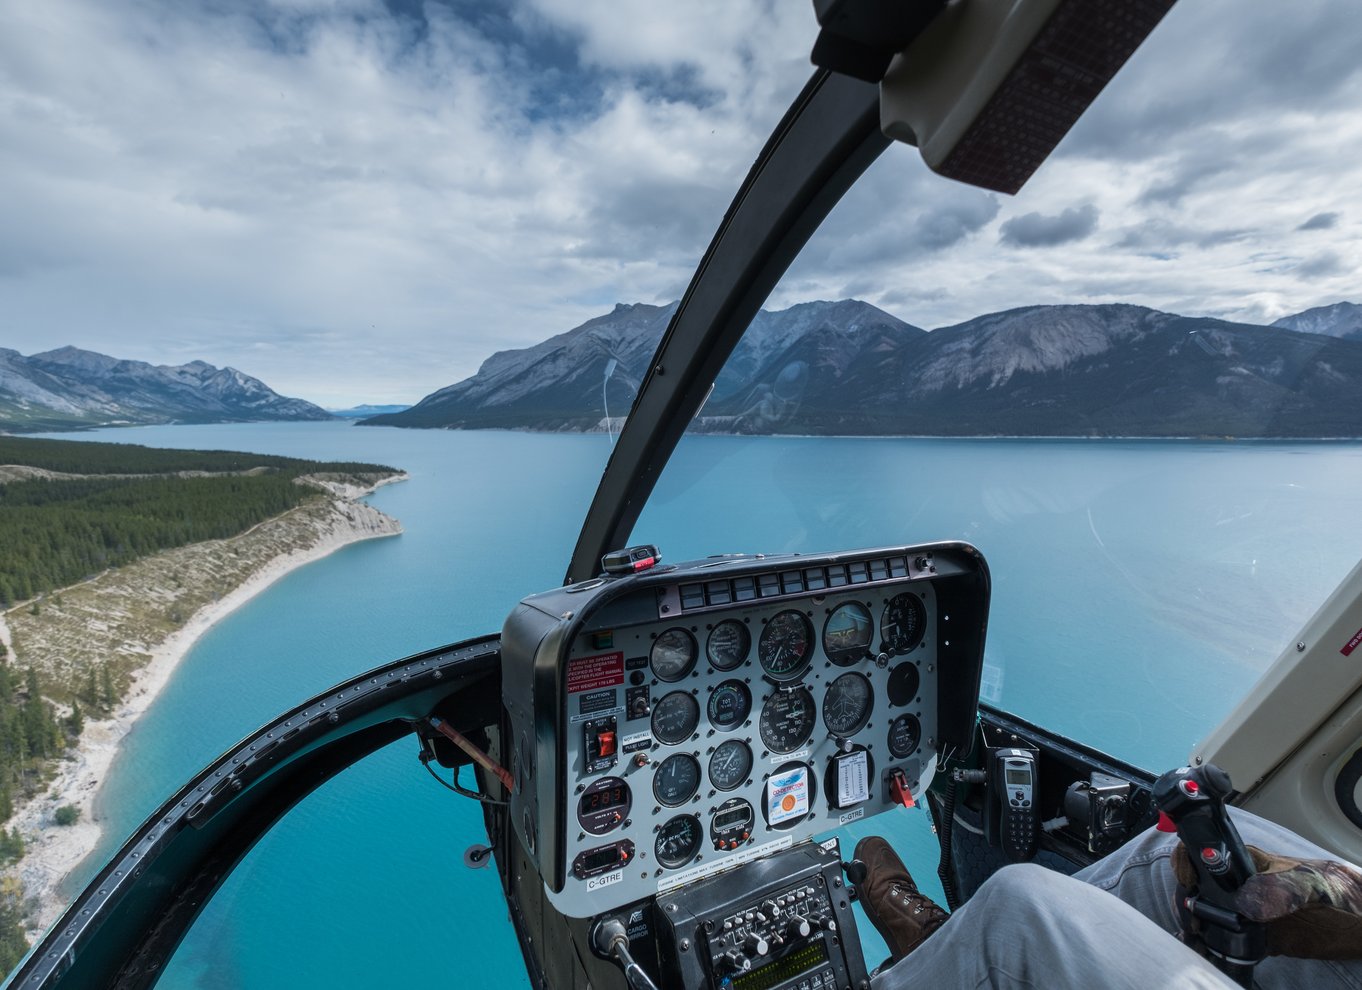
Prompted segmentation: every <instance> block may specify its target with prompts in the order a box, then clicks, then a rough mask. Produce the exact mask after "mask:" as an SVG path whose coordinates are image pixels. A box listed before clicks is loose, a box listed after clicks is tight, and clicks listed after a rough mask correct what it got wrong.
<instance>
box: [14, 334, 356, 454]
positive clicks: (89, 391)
mask: <svg viewBox="0 0 1362 990" xmlns="http://www.w3.org/2000/svg"><path fill="white" fill-rule="evenodd" d="M330 418H332V417H331V414H330V413H328V412H326V410H324V409H322V408H320V407H319V406H314V405H313V404H312V403H310V402H304V401H303V400H302V399H290V398H286V397H285V396H282V395H279V394H278V393H277V392H275V391H274V390H273V389H271V388H270V387H269V386H267V385H266V384H265V383H264V382H262V381H260V380H259V379H257V378H252V377H251V376H250V375H246V374H243V373H242V372H240V371H237V370H236V369H235V368H215V367H214V366H213V365H211V364H206V363H205V362H203V361H192V362H190V363H189V364H183V365H178V366H170V365H151V364H147V363H146V362H145V361H124V360H120V359H118V358H113V357H109V356H107V355H105V354H97V353H95V352H94V351H84V350H80V349H79V348H75V347H62V348H58V349H57V350H54V351H46V352H44V353H42V354H34V355H32V356H30V357H24V356H23V355H22V354H20V353H19V352H18V351H14V350H10V349H8V348H0V431H4V432H11V433H19V432H30V431H37V430H65V429H78V428H82V427H93V426H122V425H134V424H146V423H219V422H251V421H257V420H313V419H330Z"/></svg>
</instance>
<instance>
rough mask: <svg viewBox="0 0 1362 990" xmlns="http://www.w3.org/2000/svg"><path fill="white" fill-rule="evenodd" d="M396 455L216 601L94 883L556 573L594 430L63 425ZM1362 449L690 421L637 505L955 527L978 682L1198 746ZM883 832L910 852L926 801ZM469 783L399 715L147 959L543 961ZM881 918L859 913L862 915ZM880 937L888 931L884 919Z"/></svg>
mask: <svg viewBox="0 0 1362 990" xmlns="http://www.w3.org/2000/svg"><path fill="white" fill-rule="evenodd" d="M66 436H68V437H70V438H71V439H101V440H109V441H116V442H125V443H141V444H147V445H150V446H158V447H182V448H226V449H237V450H251V451H258V452H262V453H278V454H291V455H298V456H304V457H314V458H320V459H345V460H364V461H378V462H382V463H387V464H391V465H394V466H396V467H401V468H404V469H406V470H408V471H409V472H410V473H411V480H409V481H407V482H405V483H402V484H398V485H392V486H388V487H386V488H383V489H380V490H379V491H378V492H376V493H375V494H374V495H373V496H371V499H370V500H371V501H372V503H373V504H374V505H376V506H377V507H378V508H380V509H382V510H383V511H385V512H387V513H389V514H391V515H393V516H396V517H397V518H398V519H400V520H401V521H402V523H403V525H404V527H405V530H406V531H405V533H404V534H403V535H402V536H399V537H396V538H391V539H383V540H373V541H368V542H365V543H360V544H356V545H353V546H350V547H347V548H345V549H343V550H341V551H339V552H337V553H335V554H333V555H332V556H330V557H328V558H326V559H324V560H321V561H319V562H316V563H314V564H311V565H309V566H307V567H304V568H301V569H299V570H297V571H295V572H293V573H292V574H290V575H288V576H287V577H285V578H284V579H282V580H281V581H279V582H278V583H276V584H275V585H273V586H271V587H270V588H269V589H268V590H267V591H266V592H264V593H263V594H261V595H260V596H258V597H257V598H255V599H254V600H252V601H251V602H249V603H248V604H247V605H245V606H244V607H243V608H241V609H239V610H238V611H237V612H235V613H233V614H232V615H230V616H229V617H227V618H226V619H224V620H223V621H222V622H220V623H218V624H217V625H216V626H214V627H213V628H212V629H211V630H210V631H209V632H208V633H207V634H206V635H205V636H204V637H203V638H202V639H200V640H199V642H198V643H197V644H196V645H195V647H194V649H193V650H192V651H191V652H190V654H189V655H188V656H187V657H186V658H185V660H184V662H183V664H182V665H181V666H180V667H179V669H178V670H177V671H176V673H175V675H174V677H173V679H172V680H171V682H170V684H169V685H168V686H167V688H166V690H165V692H164V693H163V694H162V695H161V696H160V697H159V698H158V699H157V700H156V702H155V703H154V704H153V705H152V707H151V709H150V710H149V711H148V712H147V714H146V716H145V717H144V718H143V719H142V720H141V721H140V722H139V723H138V725H137V726H136V728H135V729H134V731H133V732H132V733H131V734H130V735H129V736H128V738H127V740H126V742H125V744H124V746H123V749H122V751H121V753H120V755H119V757H118V759H117V761H116V763H115V765H114V767H113V770H112V771H111V774H110V777H109V779H108V780H107V781H106V782H105V784H104V787H103V789H102V791H101V793H100V796H99V798H98V800H97V809H96V810H97V813H98V814H99V816H100V817H101V820H102V823H103V825H104V828H105V840H104V844H103V846H102V848H101V849H100V850H99V851H98V852H97V853H96V855H95V856H93V857H91V860H90V861H87V863H86V864H84V865H83V867H82V868H81V870H79V871H77V873H78V875H73V876H72V877H71V878H70V880H69V881H68V893H69V894H74V893H75V892H77V891H78V890H79V887H80V886H81V884H82V883H83V881H84V880H85V879H86V878H88V877H89V876H90V875H92V874H93V873H94V872H95V871H96V870H97V869H98V867H99V865H100V864H101V863H102V862H103V860H104V859H105V858H106V857H107V856H108V855H109V854H110V853H111V852H112V851H113V850H114V849H115V848H117V846H118V845H119V844H121V842H122V841H123V840H124V838H126V836H127V835H128V833H129V832H131V831H132V829H133V828H135V827H136V826H137V825H138V824H139V823H140V822H141V821H142V820H143V819H144V818H145V817H146V816H147V815H149V814H150V813H151V812H152V811H154V810H155V809H156V807H157V806H158V805H159V804H160V803H161V802H162V801H163V800H164V799H165V798H166V797H168V796H169V795H170V793H171V792H172V791H173V790H174V789H175V788H176V787H177V786H178V785H179V784H180V783H182V782H183V781H184V780H185V779H186V778H188V777H189V776H191V775H192V774H193V773H195V772H196V771H198V770H199V769H201V768H202V767H203V766H204V765H205V764H207V763H208V762H210V761H211V760H212V759H213V758H214V757H215V756H217V755H218V754H219V753H221V752H222V751H223V750H225V749H227V748H228V747H229V746H231V745H232V744H233V743H235V742H236V741H238V740H239V739H241V738H242V737H243V736H245V735H247V734H248V733H249V732H251V731H252V730H253V729H254V728H255V727H256V726H258V725H259V724H261V723H263V722H265V721H266V720H268V719H269V718H271V717H272V716H273V715H275V714H277V713H278V712H281V711H283V710H284V709H286V708H289V707H291V706H293V705H294V704H296V703H298V702H300V701H302V700H304V699H305V698H307V697H309V696H311V695H313V694H316V693H318V692H320V691H323V690H325V689H326V688H328V687H329V686H330V685H332V684H334V683H336V682H337V681H340V680H342V679H344V678H346V677H349V676H351V675H353V674H355V673H357V672H359V671H362V670H365V669H368V668H370V667H374V666H377V665H378V664H380V663H384V662H387V661H389V660H392V659H395V658H398V657H400V656H403V655H406V654H410V653H414V652H416V651H418V650H422V649H426V648H429V647H433V646H438V645H441V644H445V643H449V642H453V641H456V640H459V639H463V638H467V637H470V636H475V635H480V634H483V633H487V632H494V631H497V630H499V629H500V628H501V624H502V620H503V618H504V617H505V615H506V614H507V613H508V612H509V611H510V609H511V608H512V606H514V605H515V603H516V602H517V601H518V600H519V599H520V598H521V597H523V596H524V595H527V594H530V593H533V592H536V591H541V590H544V589H546V588H550V587H553V586H555V585H557V584H559V583H560V582H561V580H562V576H563V573H564V570H565V568H566V562H567V558H568V555H569V553H570V552H571V550H572V547H573V544H574V542H575V539H576V534H577V530H578V527H579V525H580V522H581V519H582V517H583V515H584V513H585V510H586V506H587V505H588V503H589V501H590V499H591V496H592V495H593V493H594V491H595V487H596V482H597V479H598V478H599V476H600V472H601V470H602V468H603V467H604V465H605V462H606V460H607V458H608V456H609V452H610V446H609V439H608V438H607V437H605V436H599V435H592V436H578V435H541V434H524V433H503V432H490V431H489V432H466V433H465V432H446V431H419V430H395V429H387V428H384V429H377V428H356V427H352V426H350V425H349V424H346V423H309V424H252V425H223V426H194V427H188V426H176V427H148V428H138V429H125V430H105V431H99V433H98V434H89V433H85V434H79V435H76V434H68V435H66ZM1360 518H1362V448H1360V447H1359V446H1358V445H1356V444H1343V443H1266V442H1262V443H1197V442H1153V441H1023V440H964V441H960V440H924V439H895V438H886V439H842V438H740V437H691V438H687V439H686V440H685V441H684V442H683V443H682V445H681V447H680V449H679V450H678V452H677V454H676V456H675V457H674V458H673V461H672V464H671V465H670V466H669V468H668V469H667V473H666V474H665V475H664V477H663V479H662V481H661V483H660V485H659V487H658V490H657V492H656V493H655V495H654V497H653V499H652V501H651V502H650V503H649V505H648V507H647V508H646V510H645V512H644V515H643V518H642V520H641V522H640V524H639V526H638V529H637V532H636V533H635V537H634V541H635V542H651V543H656V544H658V545H659V546H660V547H661V549H662V552H663V554H664V556H665V557H666V558H667V559H669V560H672V561H676V560H683V559H688V558H693V557H700V556H705V555H708V554H713V553H723V552H733V551H763V552H782V551H823V550H837V549H844V548H850V547H861V546H872V545H882V544H894V543H912V542H924V541H930V540H942V539H964V540H968V541H970V542H971V543H974V544H975V545H976V546H978V547H979V548H980V549H981V550H982V551H983V553H984V555H985V556H986V558H987V559H988V561H989V565H990V567H991V571H992V575H993V581H994V587H993V609H992V616H991V620H990V626H989V631H988V650H987V656H988V666H987V669H986V671H985V688H984V690H985V698H986V700H989V701H992V702H993V703H995V704H999V705H1001V706H1002V707H1005V708H1007V709H1009V710H1011V711H1014V712H1016V713H1017V714H1019V715H1022V716H1023V717H1026V718H1030V719H1032V720H1035V721H1038V722H1042V723H1044V724H1046V725H1047V726H1049V727H1051V728H1054V729H1056V730H1058V731H1060V732H1063V733H1066V734H1068V735H1070V736H1073V737H1075V738H1077V739H1080V740H1082V741H1083V742H1086V743H1088V744H1090V745H1093V746H1096V747H1098V748H1101V749H1105V750H1107V751H1109V752H1111V753H1113V754H1114V755H1116V756H1118V757H1121V758H1124V759H1126V760H1129V761H1131V762H1134V763H1136V764H1139V765H1142V766H1145V767H1148V768H1155V769H1164V768H1167V767H1169V766H1173V765H1177V764H1179V763H1181V762H1183V760H1184V758H1185V757H1186V755H1187V753H1188V752H1189V750H1190V749H1191V747H1192V745H1193V744H1194V742H1195V741H1196V740H1197V739H1198V738H1199V737H1201V736H1203V735H1204V734H1205V733H1206V732H1207V731H1208V730H1210V729H1211V728H1212V727H1213V726H1214V725H1215V724H1216V722H1217V721H1218V720H1219V719H1220V718H1221V717H1223V716H1224V715H1225V714H1226V713H1227V712H1228V711H1229V710H1230V708H1231V707H1232V706H1233V704H1234V702H1235V701H1236V700H1237V699H1238V698H1239V696H1240V695H1242V694H1243V693H1244V692H1245V691H1246V690H1247V689H1248V688H1249V686H1250V685H1251V684H1252V682H1253V680H1254V679H1255V678H1256V677H1257V676H1258V674H1260V673H1261V672H1262V670H1263V669H1264V668H1265V667H1266V666H1267V665H1268V664H1269V663H1270V662H1271V661H1272V659H1273V658H1274V657H1275V656H1276V655H1277V653H1278V652H1279V651H1280V650H1281V649H1282V648H1283V647H1284V646H1286V645H1287V644H1289V643H1290V642H1291V641H1292V638H1293V637H1294V635H1295V633H1296V631H1297V629H1298V627H1299V626H1300V625H1301V624H1302V623H1303V622H1304V621H1305V620H1306V619H1307V618H1308V617H1309V616H1310V614H1311V613H1312V612H1313V611H1314V609H1315V608H1316V607H1317V606H1318V605H1319V604H1320V603H1321V602H1322V601H1323V599H1324V598H1325V596H1326V595H1327V594H1328V593H1329V592H1330V591H1331V590H1332V589H1333V588H1334V586H1335V585H1336V584H1337V583H1338V581H1339V580H1341V579H1342V577H1343V576H1344V575H1345V574H1346V573H1347V572H1348V570H1349V569H1350V568H1352V567H1353V566H1354V565H1355V564H1356V563H1357V560H1358V558H1359V556H1362V527H1360V526H1358V525H1357V520H1358V519H1360ZM870 831H876V832H881V833H883V834H886V835H888V836H889V837H890V838H891V840H892V841H894V842H895V844H896V845H898V846H899V847H900V848H901V850H903V851H904V852H905V853H906V855H905V859H907V860H908V865H909V867H910V868H912V869H913V870H914V872H915V873H917V874H919V875H920V876H922V877H924V878H926V877H933V876H934V870H935V858H936V848H935V843H934V839H933V838H932V836H931V835H930V830H929V828H928V825H927V817H926V814H925V812H922V811H915V812H909V813H904V814H902V815H899V814H891V815H884V816H880V817H879V818H876V819H873V820H872V821H871V822H869V823H866V824H865V825H863V826H862V827H861V828H860V829H858V830H848V831H847V832H846V833H845V837H846V838H848V839H852V840H854V838H855V837H857V836H859V835H860V834H864V833H866V832H870ZM482 839H483V835H482V832H481V826H480V815H479V812H478V809H477V808H476V807H475V806H474V805H473V804H472V803H471V802H469V801H467V800H465V799H463V798H460V797H457V796H455V795H453V794H451V793H450V792H448V791H446V790H444V789H442V788H440V787H438V786H437V785H436V784H435V783H434V782H432V781H431V780H430V779H429V778H428V777H427V776H426V774H425V772H424V771H423V770H422V769H421V766H420V764H419V763H418V762H417V759H416V746H415V743H414V741H412V740H407V741H403V742H400V743H397V744H395V745H393V746H391V747H389V748H388V749H387V750H385V751H383V752H382V753H380V754H378V755H377V756H376V757H374V758H373V759H371V760H369V761H367V762H365V763H363V764H361V765H359V766H357V767H355V768H354V769H352V770H351V771H349V772H348V773H346V774H344V775H342V776H341V777H339V778H337V779H336V780H334V781H332V782H331V783H330V784H328V785H327V786H325V787H324V788H322V789H321V790H320V791H318V792H317V793H316V794H314V795H313V796H311V797H310V798H308V799H307V800H305V801H304V802H303V803H302V804H300V805H299V806H298V807H297V808H296V809H295V810H294V811H293V812H292V813H291V814H290V815H289V816H288V817H287V818H286V819H285V820H284V821H283V822H282V823H281V824H280V825H279V827H277V828H276V829H275V830H274V831H273V832H271V833H270V834H269V835H268V836H267V837H266V839H265V840H264V841H262V842H261V843H260V844H259V845H258V846H257V847H256V849H255V850H254V851H253V852H252V853H251V854H250V856H249V857H248V858H247V860H246V861H245V862H244V863H243V864H242V865H241V866H240V867H239V868H238V870H237V871H236V873H235V874H234V875H233V876H232V878H231V879H230V880H229V882H228V883H227V884H226V885H225V886H224V887H223V889H222V890H221V891H220V892H219V893H218V895H217V896H216V897H215V898H214V900H213V901H212V902H211V903H210V904H209V905H208V907H207V908H206V909H205V911H204V913H203V915H202V916H201V918H200V921H199V923H198V925H197V926H196V928H195V930H194V931H193V933H191V935H190V937H189V938H188V939H187V940H186V941H185V943H184V944H183V946H182V947H181V949H180V951H179V952H178V954H177V955H176V957H175V959H174V960H173V962H172V964H171V966H170V969H169V971H168V972H167V974H166V976H165V978H164V979H163V980H162V982H161V984H160V986H163V987H173V988H186V990H217V988H237V987H242V988H251V990H254V988H285V987H288V988H290V990H291V988H294V987H297V986H300V985H301V986H328V987H334V988H341V990H346V988H360V987H364V988H371V987H383V986H396V985H399V984H402V983H406V982H408V981H425V980H429V979H431V978H432V977H433V978H435V979H437V980H440V981H442V982H448V983H449V984H450V985H455V986H461V985H468V984H472V983H474V982H477V981H491V982H494V983H498V984H500V985H502V986H506V987H512V986H520V985H524V983H525V979H524V973H523V968H522V965H521V962H520V956H519V951H518V949H517V947H516V944H515V940H514V937H513V935H512V932H511V928H510V925H509V922H507V921H506V912H505V908H504V905H503V904H502V902H501V899H500V895H499V892H498V887H497V884H496V880H495V876H494V874H493V872H492V871H490V870H482V871H469V870H467V869H465V868H464V867H463V865H462V854H463V850H464V849H465V848H466V847H467V846H469V845H470V844H472V843H475V842H479V841H481V840H482ZM863 929H864V930H863V934H864V932H865V931H869V926H868V925H866V926H863ZM865 941H866V943H867V957H868V959H870V961H871V963H872V965H873V964H874V963H875V962H878V960H879V959H880V958H882V956H883V950H882V948H881V947H880V944H879V943H878V940H877V939H875V938H874V936H873V932H871V934H870V937H868V938H866V939H865Z"/></svg>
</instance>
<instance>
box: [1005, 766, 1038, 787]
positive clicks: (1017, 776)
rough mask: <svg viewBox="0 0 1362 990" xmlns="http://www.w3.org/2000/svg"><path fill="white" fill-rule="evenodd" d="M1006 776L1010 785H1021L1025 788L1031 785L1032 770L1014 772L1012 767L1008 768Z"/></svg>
mask: <svg viewBox="0 0 1362 990" xmlns="http://www.w3.org/2000/svg"><path fill="white" fill-rule="evenodd" d="M1004 776H1006V777H1007V782H1008V783H1009V784H1021V785H1023V786H1025V785H1027V784H1030V783H1031V771H1030V770H1013V769H1012V768H1011V767H1008V768H1007V771H1006V772H1005V774H1004Z"/></svg>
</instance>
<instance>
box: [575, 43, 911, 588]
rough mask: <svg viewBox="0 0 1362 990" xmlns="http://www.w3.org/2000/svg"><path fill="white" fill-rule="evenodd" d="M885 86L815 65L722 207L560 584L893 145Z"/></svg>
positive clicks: (646, 477)
mask: <svg viewBox="0 0 1362 990" xmlns="http://www.w3.org/2000/svg"><path fill="white" fill-rule="evenodd" d="M889 145H890V141H889V139H888V138H887V137H885V136H884V135H883V134H882V133H881V131H880V89H879V86H878V85H877V84H874V83H867V82H863V81H860V80H857V79H852V78H850V77H847V76H842V75H837V74H834V73H831V72H829V71H827V70H826V69H819V70H818V71H816V72H815V73H814V74H813V76H812V78H810V80H809V82H808V83H807V84H806V85H805V87H804V89H803V90H802V91H801V92H800V94H799V96H798V97H796V99H795V101H794V103H793V104H791V106H790V109H789V110H788V111H786V113H785V116H784V117H783V118H782V120H781V121H780V124H779V125H777V127H776V129H775V131H774V132H773V133H772V135H771V137H770V139H769V140H768V141H767V143H766V146H765V147H764V148H763V149H762V151H761V154H760V155H758V156H757V159H756V161H755V162H754V163H753V165H752V169H751V171H750V172H749V173H748V175H747V178H746V179H745V180H744V181H743V184H742V186H741V187H740V188H739V189H738V193H737V195H736V196H735V197H734V198H733V203H732V204H731V205H730V206H729V208H728V210H727V212H726V213H725V214H724V219H723V223H721V224H720V225H719V229H718V231H717V232H716V233H715V235H714V239H713V240H712V241H711V242H710V245H709V248H708V249H707V250H706V252H705V255H704V257H703V258H702V259H701V261H700V264H699V267H698V268H697V269H696V272H695V275H694V276H693V277H692V278H691V282H690V285H689V286H688V287H687V289H686V293H685V295H684V296H682V298H681V303H680V305H679V306H678V307H677V310H676V313H675V314H673V316H672V319H671V322H670V323H669V324H668V325H667V330H666V332H665V333H664V334H663V335H662V340H661V342H660V343H659V344H658V348H657V351H656V352H654V354H653V358H652V361H651V362H650V364H649V367H648V370H647V373H646V374H645V375H644V378H643V383H642V385H641V386H640V388H639V391H638V395H637V396H636V397H635V399H634V404H633V407H632V408H631V409H630V411H629V417H628V419H627V420H626V422H625V425H624V428H623V429H622V430H621V431H620V434H619V437H618V439H617V441H616V443H615V447H614V450H613V451H612V452H611V455H610V460H609V462H608V463H607V464H606V467H605V471H604V472H603V473H602V475H601V481H600V484H599V486H598V487H597V489H596V494H595V496H594V497H593V498H592V501H591V505H590V507H589V508H588V509H587V514H586V518H585V520H584V521H583V524H582V529H581V531H580V533H579V534H578V537H577V545H576V548H575V549H574V550H573V553H572V557H571V559H570V561H569V563H568V569H567V574H566V577H565V578H564V584H573V583H575V582H577V581H583V580H586V579H587V578H590V577H593V576H595V575H596V573H597V572H598V571H599V569H600V561H601V557H603V556H604V555H605V554H606V553H607V552H608V551H610V550H615V549H620V548H622V547H623V546H624V544H625V542H626V541H627V540H628V538H629V534H630V532H631V531H632V530H633V528H634V524H635V523H636V522H637V521H638V517H639V514H640V513H641V512H642V511H643V506H644V503H645V502H647V500H648V496H649V495H650V494H652V490H653V487H654V485H655V484H656V483H657V480H658V478H659V477H660V476H661V474H662V471H663V469H664V468H665V467H666V466H667V462H668V461H669V460H670V459H671V456H672V453H673V452H674V451H675V449H676V445H677V444H678V443H679V442H680V440H681V436H682V435H683V434H684V433H685V431H686V427H687V426H688V425H689V424H690V421H691V420H692V419H693V418H694V417H695V415H696V414H697V413H699V411H700V409H701V408H702V407H703V406H704V403H705V399H706V398H707V397H708V395H709V391H710V388H711V386H712V384H713V382H714V379H715V377H716V376H717V375H718V374H719V372H720V370H722V368H723V366H724V363H725V362H726V361H727V360H728V357H729V355H730V354H731V353H732V352H733V349H734V348H735V347H736V346H737V344H738V341H739V340H740V339H741V338H742V335H743V333H744V332H745V331H746V330H747V325H748V324H749V323H750V322H751V321H752V318H753V317H754V316H756V314H757V311H758V310H760V309H761V307H762V305H763V304H764V303H765V302H766V299H767V297H768V296H769V295H770V294H771V291H772V290H773V289H774V288H775V286H776V284H777V283H778V282H779V281H780V279H781V277H782V276H783V275H784V274H785V271H786V269H787V268H789V266H790V264H791V263H792V262H793V261H794V259H795V257H796V256H797V255H798V254H799V252H800V250H802V249H803V247H804V244H805V243H806V242H807V241H808V240H809V238H810V237H812V236H813V234H814V232H815V231H816V230H817V229H818V227H819V225H821V224H822V222H823V220H824V218H825V217H827V215H828V214H829V213H830V212H831V211H832V208H833V207H834V206H836V205H837V203H838V202H839V201H840V200H841V198H842V196H843V195H844V194H845V193H846V192H847V190H849V189H850V188H851V186H852V185H853V184H854V183H855V182H856V180H857V179H859V178H860V177H861V175H862V174H863V173H864V172H865V170H866V169H867V168H869V167H870V165H871V164H872V163H873V162H874V161H875V160H876V159H877V158H879V156H880V155H881V153H883V152H884V151H885V149H886V148H888V147H889Z"/></svg>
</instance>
